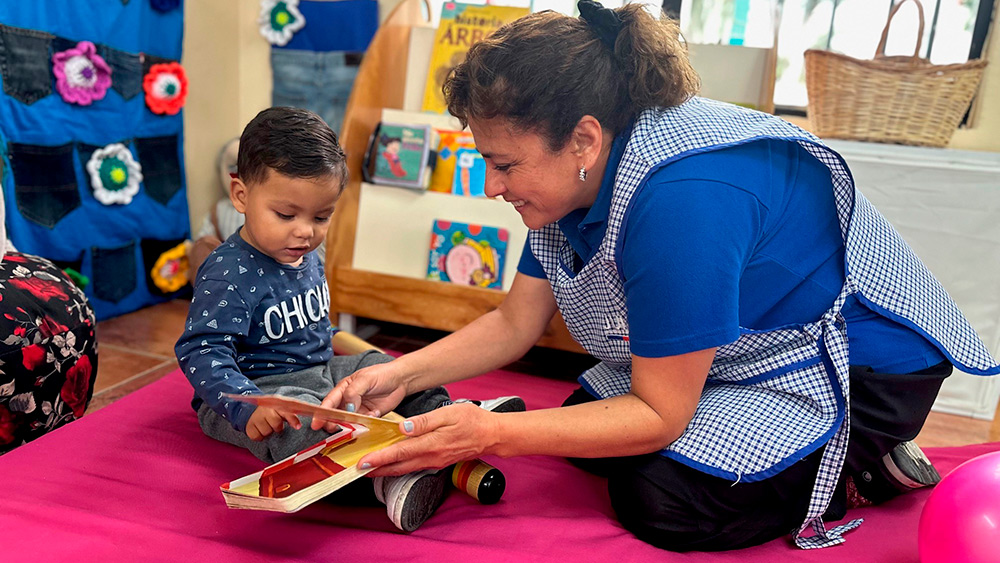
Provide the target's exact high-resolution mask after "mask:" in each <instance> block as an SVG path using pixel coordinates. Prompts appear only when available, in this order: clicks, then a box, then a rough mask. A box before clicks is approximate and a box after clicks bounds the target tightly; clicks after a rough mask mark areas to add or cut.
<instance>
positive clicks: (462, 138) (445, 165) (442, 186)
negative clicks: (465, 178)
mask: <svg viewBox="0 0 1000 563" xmlns="http://www.w3.org/2000/svg"><path fill="white" fill-rule="evenodd" d="M438 137H439V138H440V141H439V142H438V147H437V164H435V166H434V172H433V173H432V174H431V185H430V187H429V188H427V191H431V192H441V193H445V194H450V193H452V191H453V189H454V184H455V168H456V165H457V164H458V151H459V149H473V150H475V148H476V142H475V140H474V139H473V138H472V133H470V132H468V131H447V130H439V131H438Z"/></svg>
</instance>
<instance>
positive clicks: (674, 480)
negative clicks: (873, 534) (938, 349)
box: [564, 362, 952, 551]
mask: <svg viewBox="0 0 1000 563" xmlns="http://www.w3.org/2000/svg"><path fill="white" fill-rule="evenodd" d="M951 370H952V366H951V364H950V363H948V362H944V363H941V364H938V365H936V366H933V367H931V368H928V369H926V370H922V371H919V372H916V373H912V374H904V375H894V374H886V373H876V372H874V371H872V370H871V368H868V367H865V366H851V370H850V379H851V428H850V442H849V443H848V448H847V458H846V460H845V462H844V472H843V474H842V476H841V479H840V484H839V485H838V487H837V490H836V492H835V493H834V498H833V500H832V501H831V503H830V507H829V509H828V510H827V513H826V514H825V515H824V519H826V520H840V519H842V518H843V517H844V516H845V515H846V512H847V498H846V491H845V482H846V477H847V476H851V477H853V478H854V481H855V482H856V483H857V484H858V489H859V492H860V493H861V494H862V495H864V496H866V498H870V499H871V500H878V501H882V500H886V499H888V498H891V497H892V496H895V495H897V494H899V493H898V492H897V491H896V490H895V489H893V488H891V487H888V486H887V485H888V484H887V483H884V482H880V481H879V479H878V478H877V477H878V471H877V467H878V466H879V462H880V460H881V458H882V456H884V455H885V454H886V453H888V452H889V451H890V450H892V449H893V448H894V447H896V445H898V444H899V443H900V442H905V441H907V440H912V439H913V438H915V437H916V436H917V434H918V433H919V432H920V428H921V427H922V426H923V424H924V420H925V419H926V418H927V414H928V413H929V412H930V409H931V405H932V404H933V403H934V399H935V398H936V397H937V394H938V390H939V389H940V388H941V383H942V381H943V380H944V378H946V377H947V376H948V375H950V374H951ZM592 400H594V398H593V397H592V396H591V395H590V394H589V393H587V392H586V391H584V390H583V389H582V388H581V389H577V390H576V391H575V392H574V393H573V394H572V395H570V397H569V398H568V399H566V402H565V403H564V406H565V405H573V404H578V403H584V402H587V401H592ZM822 454H823V449H822V448H821V449H819V450H817V451H816V452H813V453H812V454H810V455H808V456H806V457H805V458H804V459H802V460H801V461H799V462H797V463H795V464H793V465H791V466H790V467H788V468H787V469H785V470H784V471H782V472H781V473H779V474H778V475H775V476H774V477H771V478H770V479H765V480H763V481H757V482H753V483H737V484H735V485H734V484H733V483H732V482H731V481H728V480H726V479H721V478H718V477H714V476H712V475H708V474H707V473H703V472H701V471H698V470H696V469H692V468H690V467H688V466H686V465H684V464H682V463H680V462H677V461H674V460H672V459H669V458H667V457H664V456H662V455H660V454H659V453H653V454H647V455H641V456H634V457H624V458H606V459H571V460H570V461H572V462H573V463H574V464H576V465H577V466H579V467H582V468H583V469H586V470H587V471H590V472H592V473H596V474H599V475H602V476H606V477H607V478H608V492H609V494H610V496H611V504H612V507H613V508H614V510H615V513H616V514H617V516H618V520H619V521H620V522H621V523H622V525H623V526H624V527H625V528H626V529H627V530H629V531H631V532H632V533H633V534H635V535H636V536H637V537H638V538H639V539H641V540H643V541H645V542H647V543H649V544H652V545H655V546H657V547H660V548H663V549H669V550H671V551H722V550H728V549H737V548H741V547H749V546H753V545H758V544H762V543H765V542H768V541H770V540H773V539H775V538H778V537H781V536H784V535H787V534H789V533H790V532H791V531H793V530H794V529H796V528H798V526H799V525H800V524H801V523H802V521H803V520H804V519H805V515H806V511H807V509H808V507H809V497H810V495H811V494H812V489H813V483H814V482H815V480H816V473H817V472H818V470H819V463H820V457H821V456H822ZM866 473H867V475H866ZM873 474H874V475H876V479H874V480H871V479H865V478H863V477H862V476H871V475H873ZM865 486H867V490H866V489H865V488H864V487H865ZM873 497H874V498H873Z"/></svg>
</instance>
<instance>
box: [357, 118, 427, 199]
mask: <svg viewBox="0 0 1000 563" xmlns="http://www.w3.org/2000/svg"><path fill="white" fill-rule="evenodd" d="M433 142H434V140H433V135H432V131H431V127H430V125H405V124H399V123H382V124H380V125H379V127H378V129H376V131H375V134H374V139H372V146H371V149H370V154H369V161H370V164H369V175H370V177H371V181H372V183H375V184H386V185H390V186H401V187H405V188H415V189H421V190H422V189H425V188H426V187H427V184H428V183H429V182H430V173H431V172H430V167H429V166H428V160H429V155H430V151H431V143H433Z"/></svg>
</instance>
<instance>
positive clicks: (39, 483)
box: [0, 371, 1000, 563]
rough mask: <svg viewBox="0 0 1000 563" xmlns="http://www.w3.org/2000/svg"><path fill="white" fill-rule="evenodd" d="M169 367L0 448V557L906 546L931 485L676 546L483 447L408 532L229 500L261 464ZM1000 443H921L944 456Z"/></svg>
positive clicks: (545, 473) (554, 400)
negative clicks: (822, 530)
mask: <svg viewBox="0 0 1000 563" xmlns="http://www.w3.org/2000/svg"><path fill="white" fill-rule="evenodd" d="M573 387H574V386H573V384H571V383H567V382H563V381H553V380H547V379H542V378H537V377H532V376H526V375H521V374H516V373H510V372H503V371H498V372H494V373H491V374H489V375H487V376H484V377H481V378H478V379H476V380H473V381H470V382H462V383H459V384H455V385H453V386H451V390H452V392H453V395H455V396H465V397H470V398H487V397H493V396H499V395H509V394H512V393H517V394H520V395H521V396H523V397H524V398H525V400H526V401H527V403H528V407H529V408H543V407H549V406H555V405H558V404H559V403H561V401H562V400H563V398H564V397H565V396H567V395H568V394H569V392H570V391H571V390H572V388H573ZM189 399H190V388H189V386H188V384H187V382H186V381H185V379H184V377H183V376H182V375H181V373H180V372H179V371H177V372H174V373H171V374H170V375H168V376H166V377H165V378H163V379H162V380H160V381H159V382H157V383H154V384H152V385H150V386H148V387H146V388H144V389H141V390H140V391H138V392H136V393H133V394H131V395H129V396H127V397H125V398H124V399H122V400H121V401H118V402H117V403H115V404H113V405H111V406H109V407H107V408H105V409H102V410H100V411H98V412H96V413H94V414H92V415H88V416H86V417H84V418H83V419H81V420H80V421H77V422H74V423H72V424H70V425H68V426H66V427H64V428H62V429H60V430H58V431H56V432H53V433H52V434H49V435H47V436H45V437H43V438H42V439H40V440H37V441H35V442H32V443H30V444H27V445H25V446H22V447H21V448H18V449H16V450H14V451H13V452H11V453H9V454H6V455H4V456H2V457H0V487H2V491H0V538H2V539H0V546H2V547H0V549H2V550H3V555H2V556H0V558H2V559H7V558H8V557H11V556H15V557H14V560H22V559H28V558H30V559H31V560H36V561H51V560H59V561H62V560H67V561H91V560H94V561H98V560H99V561H139V560H141V561H175V560H178V559H179V558H181V557H185V558H190V559H191V560H197V561H213V560H214V561H234V560H241V561H255V560H261V561H263V560H267V561H425V560H441V561H458V560H464V561H472V562H475V563H485V562H488V561H505V562H507V561H621V562H624V561H658V562H664V561H668V562H669V561H694V562H709V561H718V562H724V561H733V562H737V561H738V562H740V563H754V562H765V561H766V562H772V561H776V560H780V561H870V562H880V561H885V562H889V561H891V562H894V563H899V562H904V563H905V562H916V561H917V547H916V543H917V542H916V529H917V521H918V518H919V515H920V508H921V507H922V506H923V503H924V502H925V501H926V499H927V495H928V493H927V492H918V493H914V494H911V495H908V496H905V497H903V498H899V499H896V500H894V501H892V502H890V503H888V504H887V505H884V506H882V507H880V508H876V509H862V510H858V511H855V512H852V514H851V516H864V517H865V518H866V523H865V524H864V525H863V526H862V527H861V528H860V529H859V530H857V531H855V532H853V533H851V534H850V535H849V536H848V541H847V543H846V544H845V545H843V546H839V547H835V548H831V549H828V550H820V551H818V552H817V551H812V552H805V551H800V550H797V549H795V548H793V547H791V546H790V545H789V544H788V542H787V541H785V540H776V541H774V542H772V543H770V544H767V545H764V546H760V547H757V548H752V549H747V550H742V551H739V552H730V553H715V554H708V553H695V554H674V553H668V552H664V551H661V550H658V549H656V548H653V547H650V546H648V545H646V544H644V543H642V542H640V541H638V540H636V539H635V538H634V537H632V536H631V535H630V534H629V533H628V532H626V531H625V530H623V529H622V528H621V526H619V525H618V523H617V522H616V520H615V519H614V517H613V514H612V511H611V507H610V504H609V501H608V498H607V493H606V490H605V483H604V481H603V480H602V479H599V478H596V477H593V476H591V475H588V474H586V473H584V472H583V471H580V470H578V469H576V468H575V467H573V466H571V465H569V464H568V463H567V462H566V461H564V460H562V459H557V458H548V457H525V458H519V459H488V461H490V462H491V463H493V464H494V465H496V466H497V467H499V468H501V469H502V470H503V471H504V473H505V474H506V477H507V481H508V485H507V492H506V494H505V495H504V498H503V500H502V501H501V502H500V503H499V504H497V505H493V506H482V505H479V504H477V503H476V502H475V501H473V500H472V499H471V498H469V497H467V496H465V495H463V494H461V493H458V492H457V491H453V493H452V494H451V495H450V496H449V497H448V499H447V500H446V501H445V504H444V505H443V506H442V507H441V509H440V510H439V511H438V513H437V514H436V515H435V516H434V517H433V518H431V519H430V520H429V521H428V522H427V523H426V524H424V526H423V527H421V528H420V529H419V530H418V531H416V532H414V533H413V534H410V535H405V534H402V533H400V532H397V531H396V530H395V528H393V527H392V524H391V523H390V522H389V520H388V518H387V517H386V515H385V512H384V509H381V508H350V509H348V508H343V507H338V506H335V505H333V504H332V503H328V502H322V501H321V502H319V503H317V504H314V505H312V506H310V507H307V508H305V509H304V510H302V511H301V512H299V513H297V514H291V515H282V514H275V513H261V512H250V511H237V510H230V509H228V508H226V506H225V504H224V503H223V500H222V496H221V494H220V493H219V489H218V487H219V484H220V483H223V482H225V481H228V480H230V479H233V478H236V477H240V476H242V475H245V474H248V473H251V472H253V471H256V470H258V469H260V468H261V464H260V463H259V462H258V461H257V460H256V459H254V458H253V457H252V456H251V455H250V454H249V453H247V452H244V451H242V450H240V449H237V448H235V447H231V446H227V445H223V444H219V443H217V442H214V441H212V440H211V439H209V438H206V437H205V436H203V435H202V434H201V431H200V430H199V429H198V425H197V422H196V420H195V417H194V413H193V412H192V411H191V409H190V407H189V406H188V401H189ZM995 450H1000V443H997V444H982V445H976V446H967V447H961V448H940V449H935V450H930V451H928V454H929V455H930V457H931V458H932V459H933V460H934V462H935V463H936V465H937V466H938V467H939V468H940V469H941V470H942V471H944V472H946V471H950V470H951V469H952V468H954V467H955V466H956V465H957V464H958V463H960V462H961V461H963V460H966V459H968V458H971V457H974V456H976V455H980V454H983V453H986V452H990V451H995Z"/></svg>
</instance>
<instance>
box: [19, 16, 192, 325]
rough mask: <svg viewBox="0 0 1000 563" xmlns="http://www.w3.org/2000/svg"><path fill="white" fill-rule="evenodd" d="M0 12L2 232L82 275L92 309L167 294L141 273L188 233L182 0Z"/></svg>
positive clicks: (139, 303) (121, 308)
mask: <svg viewBox="0 0 1000 563" xmlns="http://www.w3.org/2000/svg"><path fill="white" fill-rule="evenodd" d="M40 3H44V5H45V6H44V9H42V8H39V7H38V6H37V5H36V4H40ZM0 21H2V22H3V24H0V80H2V83H3V89H2V94H0V153H2V156H3V158H2V159H0V160H2V161H3V162H5V164H6V166H7V170H6V172H5V173H4V174H0V182H2V187H3V195H4V199H5V200H6V203H7V205H6V211H5V214H6V217H5V218H6V224H7V229H8V235H9V236H10V238H11V241H12V242H13V243H14V244H15V245H17V247H18V249H19V250H21V251H23V252H26V253H30V254H36V255H39V256H42V257H45V258H48V259H50V260H52V261H54V262H56V263H62V264H72V265H74V266H75V269H78V270H79V271H80V272H81V273H82V274H83V275H84V276H86V277H88V278H89V279H90V284H89V285H88V286H87V287H86V290H85V291H86V294H87V297H88V299H90V301H91V303H92V305H93V307H94V310H95V312H96V314H97V316H98V318H108V317H112V316H115V315H119V314H122V313H126V312H129V311H133V310H135V309H138V308H140V307H144V306H146V305H150V304H153V303H157V302H160V301H163V300H165V299H167V298H171V297H174V296H176V295H177V293H176V292H174V293H166V292H164V291H163V290H162V288H160V287H157V286H156V285H155V284H154V283H153V282H152V281H151V272H148V271H146V270H148V269H149V268H150V267H152V266H150V265H151V264H156V262H157V260H158V259H159V258H160V256H161V255H162V254H163V253H164V246H166V245H168V244H170V245H173V244H176V241H178V240H183V239H185V238H187V237H188V236H189V232H190V226H189V224H188V206H187V190H186V187H185V180H184V177H185V176H184V159H183V152H182V146H183V112H182V111H181V107H182V106H183V103H184V99H185V96H186V94H187V78H186V77H185V76H184V74H183V68H181V67H180V65H178V64H177V61H179V60H180V58H181V40H182V35H183V29H184V27H183V26H184V14H183V6H182V2H180V0H159V1H158V0H141V1H137V0H133V1H128V2H124V1H119V0H102V1H99V2H97V1H95V2H78V1H75V0H44V2H42V1H41V0H40V1H39V2H0ZM144 83H148V86H147V87H146V88H144ZM151 241H153V242H151ZM147 253H149V254H152V253H155V254H156V255H155V256H153V255H150V256H146V254H147ZM160 269H163V268H162V267H161V268H160ZM161 285H162V284H161ZM168 287H170V288H172V286H168Z"/></svg>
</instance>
